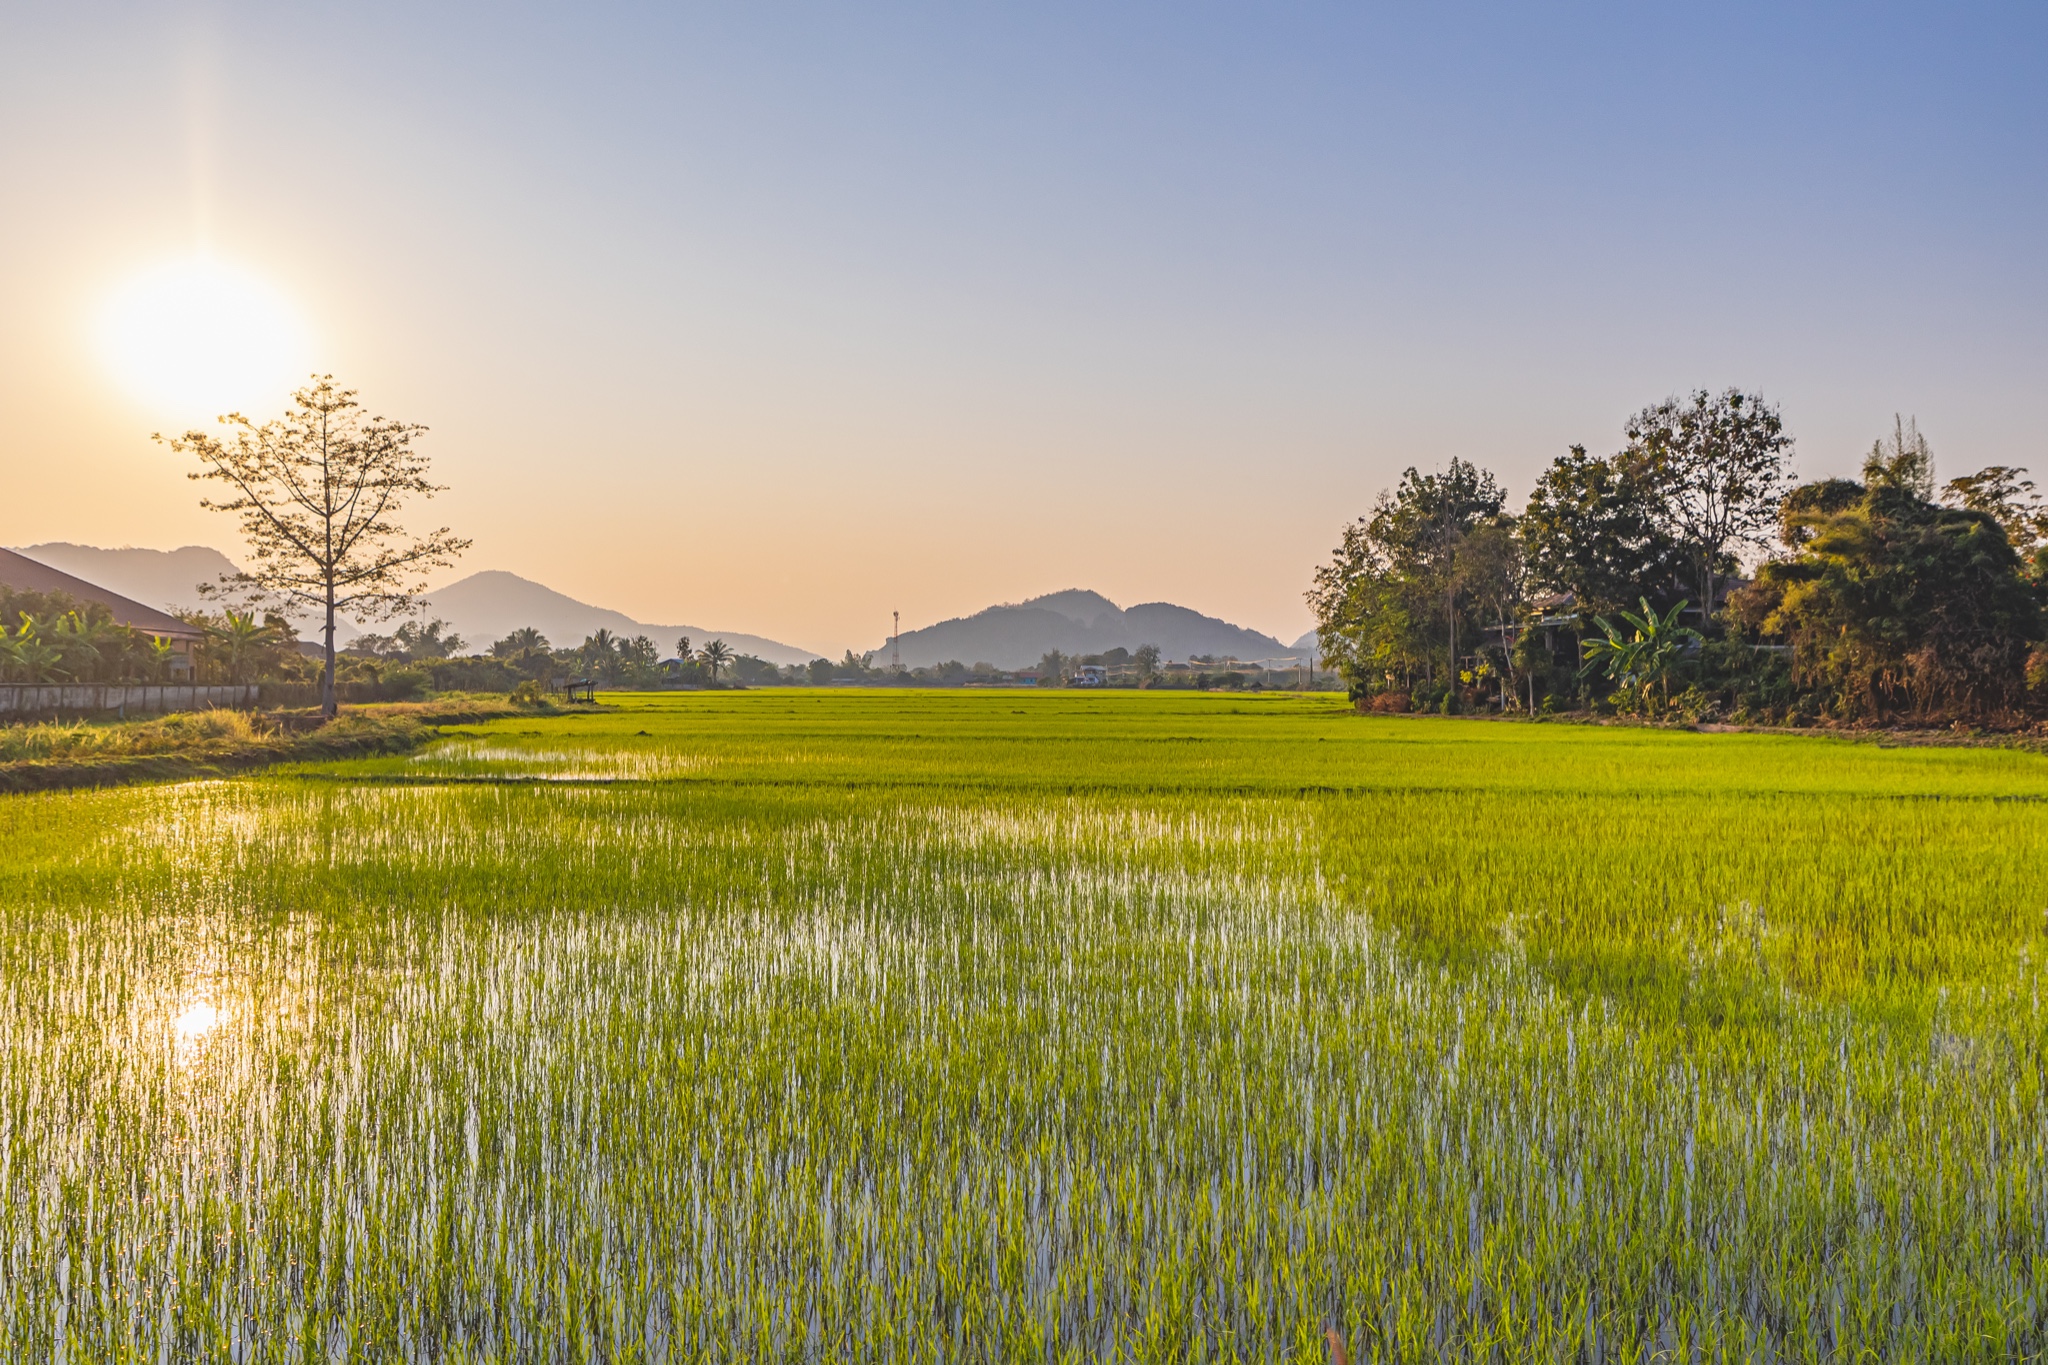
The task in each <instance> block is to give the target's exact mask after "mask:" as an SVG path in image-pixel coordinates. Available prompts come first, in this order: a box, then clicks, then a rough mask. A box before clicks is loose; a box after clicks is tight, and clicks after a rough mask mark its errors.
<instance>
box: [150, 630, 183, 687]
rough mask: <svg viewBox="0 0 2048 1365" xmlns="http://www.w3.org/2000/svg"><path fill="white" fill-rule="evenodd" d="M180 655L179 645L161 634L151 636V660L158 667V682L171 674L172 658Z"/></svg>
mask: <svg viewBox="0 0 2048 1365" xmlns="http://www.w3.org/2000/svg"><path fill="white" fill-rule="evenodd" d="M177 657H178V647H177V646H176V645H174V644H172V643H171V642H170V641H169V640H168V639H166V638H165V637H164V636H161V635H152V636H150V637H149V662H150V663H151V665H153V666H154V667H155V669H156V678H157V681H158V682H162V681H164V680H165V679H166V678H168V677H169V676H170V674H171V660H173V659H175V658H177Z"/></svg>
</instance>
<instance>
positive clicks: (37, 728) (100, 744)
mask: <svg viewBox="0 0 2048 1365" xmlns="http://www.w3.org/2000/svg"><path fill="white" fill-rule="evenodd" d="M274 733H275V729H274V727H266V726H265V725H264V723H263V722H262V721H261V720H260V719H254V718H252V717H251V716H250V714H249V713H248V712H246V711H231V710H226V709H216V710H205V711H177V712H173V713H172V714H170V715H167V716H163V717H160V718H158V719H155V720H142V721H126V722H114V723H111V724H107V723H102V724H93V723H90V722H87V721H68V722H67V721H46V722H43V723H41V724H32V725H24V724H15V725H8V726H4V727H0V762H7V763H12V762H19V761H21V760H23V759H52V758H64V759H81V758H114V757H126V756H129V755H134V754H162V753H173V752H177V751H180V750H187V749H194V748H200V747H205V746H211V745H218V744H220V743H221V742H223V741H225V742H227V743H230V744H249V743H253V742H255V741H257V740H260V739H264V738H267V737H269V736H270V735H271V734H274Z"/></svg>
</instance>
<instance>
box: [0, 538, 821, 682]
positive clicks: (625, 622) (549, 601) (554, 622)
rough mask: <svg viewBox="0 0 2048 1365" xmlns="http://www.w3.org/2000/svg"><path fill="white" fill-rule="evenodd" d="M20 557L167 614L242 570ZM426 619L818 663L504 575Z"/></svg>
mask: <svg viewBox="0 0 2048 1365" xmlns="http://www.w3.org/2000/svg"><path fill="white" fill-rule="evenodd" d="M18 552H19V553H21V554H24V555H27V556H28V557H29V558H30V559H33V560H36V561H38V562H39V563H43V564H47V565H49V566H50V567H51V568H53V569H62V570H63V571H64V572H65V573H68V574H74V575H76V576H77V577H79V578H83V579H85V580H86V581H87V582H88V583H97V584H98V585H99V586H101V587H103V588H108V589H111V590H112V591H114V592H117V593H119V594H121V595H122V596H123V597H132V598H134V599H135V600H136V601H138V602H140V603H142V604H143V605H144V606H150V607H157V608H159V609H161V610H164V611H190V610H193V609H194V608H197V607H202V606H209V605H211V606H215V607H217V606H218V604H217V603H215V604H209V603H207V602H206V601H205V600H204V599H202V598H201V597H200V596H199V584H201V583H212V582H214V581H215V580H216V579H218V578H219V577H220V576H221V575H222V574H232V573H234V572H236V570H237V565H236V564H235V562H234V561H233V560H231V559H229V558H228V557H227V556H226V555H224V554H222V553H221V552H220V551H219V550H215V549H212V548H210V547H208V546H205V545H187V546H184V547H183V548H181V549H176V550H140V549H134V548H129V547H124V548H122V549H118V550H105V549H101V548H99V547H98V546H94V545H72V544H69V543H67V542H64V541H49V542H46V543H44V544H42V545H28V546H23V547H20V549H19V551H18ZM426 612H427V615H428V618H429V619H432V618H433V617H439V618H441V619H442V620H444V621H446V622H448V624H449V625H450V626H452V627H454V629H455V633H456V634H457V635H460V636H461V637H462V638H463V640H464V641H466V642H467V644H468V646H469V648H471V649H474V650H483V649H487V648H489V647H490V643H491V641H493V640H500V639H503V638H504V637H505V636H507V635H509V634H511V633H512V632H513V631H515V630H518V629H519V628H520V627H521V626H533V627H534V628H536V629H537V630H539V631H540V633H541V634H543V635H545V636H547V637H548V639H549V640H550V641H551V642H552V643H554V644H555V645H556V646H558V647H559V646H567V645H579V644H581V643H583V639H584V637H585V636H587V635H589V634H590V633H591V632H592V631H594V630H597V629H598V628H599V627H603V628H604V629H606V630H609V631H611V632H612V633H613V634H614V635H628V636H632V635H646V636H648V637H650V638H651V639H652V640H653V641H654V642H655V643H656V644H657V645H659V646H661V651H662V653H663V654H665V655H666V654H670V653H673V652H674V650H675V647H676V637H678V636H681V635H687V636H689V637H690V639H691V641H692V642H693V643H695V644H702V643H703V642H704V641H706V640H709V639H712V638H714V637H717V638H721V639H723V640H724V641H725V642H726V643H727V644H728V645H731V646H732V648H733V651H734V652H735V653H738V654H752V655H754V656H755V657H756V658H761V659H766V660H768V661H769V662H770V663H775V664H801V663H809V662H810V661H811V660H812V659H815V658H817V657H818V655H817V654H815V653H813V652H812V651H810V650H807V649H798V648H797V647H796V646H794V645H785V644H783V643H781V642H780V641H778V640H768V639H763V638H762V637H761V636H759V635H748V634H746V633H744V632H742V631H722V632H721V631H709V630H705V629H704V628H702V627H701V626H655V625H648V624H646V623H645V622H641V621H635V620H634V619H633V618H632V617H630V616H627V615H626V614H625V613H623V612H617V611H608V610H606V609H605V608H603V607H593V606H591V605H590V604H589V603H587V602H578V601H577V600H576V599H575V598H573V597H569V596H566V595H564V594H562V593H559V592H556V591H555V590H554V589H553V588H550V587H546V586H545V585H543V584H540V583H535V582H533V581H532V580H531V579H526V578H521V577H519V575H517V574H511V573H506V572H504V571H503V570H501V569H486V570H485V571H484V572H482V573H474V574H471V575H470V576H469V577H467V578H465V579H462V580H461V581H459V582H455V583H450V584H449V585H448V586H447V587H445V588H442V589H440V590H439V591H437V592H433V593H430V594H428V596H427V607H426ZM299 625H300V632H299V633H300V634H301V635H303V636H305V637H306V638H307V639H312V638H314V633H315V626H314V623H313V622H310V621H300V623H299ZM370 629H372V630H377V631H389V630H390V629H391V626H389V625H379V624H375V623H372V624H371V626H370ZM359 634H361V628H360V627H358V626H357V625H356V624H355V623H354V622H350V621H341V622H338V623H337V628H336V631H335V635H336V638H337V639H338V640H340V641H341V642H343V643H346V642H348V641H349V640H353V639H354V638H355V637H356V636H357V635H359Z"/></svg>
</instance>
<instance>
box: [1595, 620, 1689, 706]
mask: <svg viewBox="0 0 2048 1365" xmlns="http://www.w3.org/2000/svg"><path fill="white" fill-rule="evenodd" d="M1639 600H1640V601H1641V602H1642V604H1643V614H1642V615H1641V616H1638V615H1636V614H1635V613H1634V612H1632V611H1625V612H1623V613H1621V619H1622V620H1623V621H1626V622H1627V623H1628V624H1629V625H1630V626H1633V627H1634V628H1635V634H1634V635H1633V636H1631V637H1630V638H1628V639H1623V638H1622V635H1621V631H1620V629H1619V628H1617V627H1616V626H1615V625H1614V623H1613V622H1611V621H1609V620H1608V619H1607V618H1606V617H1604V616H1596V617H1594V618H1593V620H1594V622H1595V623H1596V624H1597V625H1598V626H1599V627H1600V629H1601V630H1602V631H1603V632H1605V635H1606V638H1605V639H1596V640H1588V641H1586V642H1585V644H1584V645H1583V646H1581V648H1582V649H1583V651H1584V653H1585V656H1586V664H1585V667H1583V668H1581V669H1580V670H1579V676H1581V677H1584V676H1585V675H1586V674H1588V673H1591V672H1592V671H1593V670H1594V669H1595V668H1596V667H1600V666H1602V665H1605V667H1606V672H1607V676H1608V677H1610V678H1612V679H1613V680H1614V682H1615V684H1616V686H1618V687H1622V688H1627V689H1630V690H1634V691H1639V692H1640V694H1641V697H1642V700H1643V701H1644V702H1645V703H1647V702H1648V701H1649V699H1650V686H1651V684H1653V683H1656V684H1660V685H1661V686H1662V688H1663V691H1664V695H1665V700H1666V701H1669V700H1670V694H1671V667H1672V665H1673V664H1675V663H1677V662H1678V655H1679V651H1680V650H1682V649H1684V648H1685V643H1686V641H1687V640H1697V639H1700V638H1701V637H1700V633H1699V632H1698V631H1696V630H1694V629H1693V628H1692V627H1691V626H1681V625H1679V624H1678V613H1680V612H1682V611H1684V610H1685V603H1684V602H1680V603H1679V604H1678V605H1677V606H1675V607H1673V608H1672V609H1671V610H1670V611H1669V612H1667V613H1666V614H1665V615H1663V616H1661V617H1660V616H1658V615H1657V613H1656V612H1655V611H1654V610H1652V609H1651V607H1650V601H1649V599H1648V598H1642V599H1639Z"/></svg>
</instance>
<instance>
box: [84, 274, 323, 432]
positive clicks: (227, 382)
mask: <svg viewBox="0 0 2048 1365" xmlns="http://www.w3.org/2000/svg"><path fill="white" fill-rule="evenodd" d="M100 346H101V350H102V353H103V354H104V356H105V358H106V361H107V364H108V365H109V367H110V368H111V369H112V370H113V372H114V374H115V376H116V377H117V378H118V379H119V380H120V382H121V384H122V386H123V387H124V388H126V389H127V390H128V391H129V392H130V393H131V394H132V395H133V396H134V397H135V398H136V399H138V400H139V401H141V402H143V403H145V404H147V405H149V406H150V407H151V408H152V409H154V410H156V411H157V412H158V413H159V414H160V415H161V416H162V417H163V418H164V419H166V420H171V419H176V420H184V421H203V420H207V419H210V418H212V417H214V416H216V415H218V414H220V413H224V412H228V411H231V410H234V409H247V410H248V411H249V412H250V415H251V416H256V415H258V414H260V413H262V412H265V411H268V410H269V409H272V408H278V407H281V406H282V405H283V400H284V399H285V397H286V396H287V395H288V394H289V393H290V391H291V389H292V387H293V385H294V384H296V383H298V382H299V381H301V380H303V379H304V378H305V375H306V369H307V364H308V355H307V351H308V346H307V342H306V335H305V329H304V327H303V326H302V325H301V323H300V321H299V319H298V316H297V314H296V313H295V312H294V311H293V309H292V307H291V305H290V304H289V303H288V302H287V301H286V300H285V299H284V297H283V296H282V295H280V294H279V293H278V292H277V291H276V290H275V289H272V288H271V287H270V286H269V285H268V284H266V283H264V282H263V281H262V280H260V279H258V278H256V277H255V276H253V275H251V274H249V273H248V272H246V271H243V270H240V269H238V268H236V267H234V266H232V265H229V264H227V263H225V262H223V261H219V260H215V259H214V258H212V257H209V256H199V257H194V258H192V259H189V260H184V261H176V262H172V263H170V264H167V265H163V266H159V267H157V268H156V269H154V270H150V271H147V272H145V273H143V274H141V275H137V276H135V277H134V278H133V279H131V280H129V281H128V282H127V283H125V284H123V285H122V286H121V287H120V288H119V289H117V290H115V291H114V293H113V294H112V296H111V297H110V298H109V299H108V300H107V305H106V308H105V311H104V313H103V314H102V317H101V322H100Z"/></svg>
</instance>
